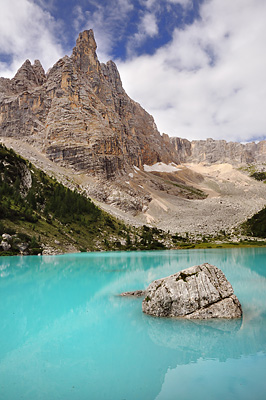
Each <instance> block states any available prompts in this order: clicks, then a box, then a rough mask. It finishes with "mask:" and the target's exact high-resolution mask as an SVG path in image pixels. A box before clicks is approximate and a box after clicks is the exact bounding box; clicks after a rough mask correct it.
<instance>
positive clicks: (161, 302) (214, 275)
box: [142, 263, 242, 319]
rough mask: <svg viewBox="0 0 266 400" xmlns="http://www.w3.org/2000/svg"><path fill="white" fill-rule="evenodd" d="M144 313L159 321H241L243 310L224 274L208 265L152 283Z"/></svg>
mask: <svg viewBox="0 0 266 400" xmlns="http://www.w3.org/2000/svg"><path fill="white" fill-rule="evenodd" d="M145 296H146V297H145V299H144V300H143V302H142V310H143V312H144V313H146V314H150V315H153V316H156V317H184V318H189V319H192V318H193V319H209V318H240V317H241V316H242V308H241V304H240V302H239V300H238V298H237V297H236V296H235V295H234V291H233V288H232V286H231V284H230V283H229V282H228V280H227V279H226V277H225V275H224V273H223V272H222V271H221V270H220V269H219V268H217V267H215V266H214V265H210V264H208V263H205V264H202V265H196V266H194V267H190V268H187V269H185V270H182V271H180V272H177V273H176V274H174V275H171V276H168V277H166V278H162V279H158V280H156V281H154V282H152V283H151V284H150V285H149V286H148V288H147V289H146V291H145Z"/></svg>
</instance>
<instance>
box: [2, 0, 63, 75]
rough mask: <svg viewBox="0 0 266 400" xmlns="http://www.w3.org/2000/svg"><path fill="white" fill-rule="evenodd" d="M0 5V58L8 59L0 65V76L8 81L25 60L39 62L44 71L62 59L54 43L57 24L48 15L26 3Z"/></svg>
mask: <svg viewBox="0 0 266 400" xmlns="http://www.w3.org/2000/svg"><path fill="white" fill-rule="evenodd" d="M0 5H1V13H0V54H2V56H5V55H6V56H8V58H9V60H8V61H9V62H1V64H0V76H6V77H12V76H13V75H14V74H15V72H16V71H17V69H18V68H19V67H20V66H21V65H22V63H23V62H24V61H25V60H26V59H27V58H28V59H30V60H31V61H34V59H37V58H38V59H40V61H41V63H42V65H43V66H44V68H45V69H48V68H49V67H51V65H53V63H54V62H56V61H57V60H58V59H59V58H60V57H61V56H62V55H64V53H63V51H62V48H61V46H60V44H59V43H58V42H57V41H56V40H55V37H56V35H55V32H56V30H57V28H58V26H59V23H58V22H55V20H54V19H53V18H52V16H51V15H50V14H49V12H48V11H44V10H43V9H42V8H40V6H38V5H37V4H34V3H33V2H31V1H29V0H8V1H5V0H0ZM2 59H3V58H2Z"/></svg>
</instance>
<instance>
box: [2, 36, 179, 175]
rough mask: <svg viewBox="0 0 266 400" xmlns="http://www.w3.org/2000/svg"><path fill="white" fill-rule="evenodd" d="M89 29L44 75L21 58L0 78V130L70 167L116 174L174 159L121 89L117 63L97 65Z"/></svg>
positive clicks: (170, 149) (167, 143)
mask: <svg viewBox="0 0 266 400" xmlns="http://www.w3.org/2000/svg"><path fill="white" fill-rule="evenodd" d="M96 47H97V46H96V43H95V40H94V35H93V32H92V30H89V31H84V32H83V33H81V34H80V35H79V37H78V39H77V42H76V47H75V48H74V49H73V53H72V55H71V57H68V56H65V57H64V58H62V59H60V60H59V61H58V62H57V63H56V64H55V65H54V66H53V67H52V68H51V69H50V70H49V72H48V73H47V75H45V73H44V71H43V68H42V66H41V64H40V62H39V61H35V63H34V64H33V65H31V63H30V61H29V60H27V61H26V62H25V63H24V64H23V65H22V67H21V68H20V69H19V71H18V72H17V74H16V75H15V77H14V78H13V79H11V80H9V79H4V78H0V135H1V136H12V137H17V138H23V139H24V140H25V139H26V140H27V141H29V142H30V143H31V144H33V145H34V146H37V147H38V148H39V149H41V150H42V151H43V153H45V154H46V155H48V157H49V158H50V159H51V160H53V161H55V162H59V163H61V164H63V165H66V166H71V167H74V168H75V169H76V170H79V171H82V172H85V173H88V174H91V175H95V176H102V177H104V178H107V179H112V178H115V177H116V176H117V175H121V174H123V173H124V172H126V171H127V170H128V169H129V168H132V166H133V165H135V166H138V167H142V165H143V164H154V163H156V162H158V161H163V162H166V163H168V162H171V161H175V162H178V161H179V158H178V155H177V153H176V151H175V149H174V146H173V144H172V143H171V141H170V140H169V138H168V137H167V136H166V135H165V136H161V135H160V134H159V132H158V130H157V128H156V125H155V123H154V120H153V118H152V116H151V115H149V114H148V113H147V112H146V111H145V110H144V109H143V108H142V107H141V106H140V105H139V104H138V103H136V102H134V101H133V100H131V99H130V98H129V97H128V96H127V94H126V93H125V91H124V89H123V87H122V83H121V79H120V76H119V73H118V71H117V68H116V65H115V64H114V63H113V62H112V61H109V62H107V64H106V65H105V64H100V63H99V61H98V58H97V55H96Z"/></svg>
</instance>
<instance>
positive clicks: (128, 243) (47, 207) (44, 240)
mask: <svg viewBox="0 0 266 400" xmlns="http://www.w3.org/2000/svg"><path fill="white" fill-rule="evenodd" d="M3 234H4V236H3V237H2V244H1V246H0V255H11V254H39V253H42V252H43V250H44V249H46V251H48V252H49V251H56V252H67V251H96V250H120V249H121V250H135V249H136V250H137V249H141V250H146V249H160V248H165V244H164V242H165V241H166V239H167V234H165V233H164V232H162V231H159V230H157V229H156V228H148V227H143V228H141V229H136V228H132V227H127V226H126V225H125V224H123V223H122V222H120V221H118V220H116V219H115V218H113V217H112V216H110V215H108V214H107V213H105V212H103V211H102V210H100V209H99V208H98V207H97V206H95V204H94V203H93V202H92V201H91V200H90V199H88V198H86V197H85V196H84V195H82V194H80V193H78V192H76V191H71V190H70V189H68V188H66V187H64V186H63V185H62V184H60V183H58V182H57V181H56V180H54V179H52V178H50V177H49V176H48V175H46V174H45V173H44V172H43V171H41V170H38V169H36V168H35V167H34V166H33V165H31V164H30V163H29V162H27V161H26V160H24V159H23V158H21V157H20V156H18V155H17V154H16V153H15V152H14V151H12V150H8V149H7V148H5V147H4V146H1V145H0V235H1V236H2V235H3Z"/></svg>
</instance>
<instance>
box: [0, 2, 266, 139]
mask: <svg viewBox="0 0 266 400" xmlns="http://www.w3.org/2000/svg"><path fill="white" fill-rule="evenodd" d="M0 6H1V7H0V9H1V13H0V76H4V77H12V76H13V75H14V73H15V72H16V70H17V69H18V68H19V66H20V65H21V64H22V63H23V62H24V61H25V60H26V59H27V58H28V59H30V60H31V61H32V62H33V61H34V60H35V59H39V60H40V61H41V63H42V64H43V66H44V68H45V69H46V70H47V69H48V68H49V67H51V66H52V65H53V64H54V63H55V62H56V61H57V60H58V59H59V58H60V57H62V56H64V55H65V54H68V55H70V54H71V52H72V48H73V47H74V45H75V40H76V38H77V35H78V33H79V32H80V31H82V30H84V29H89V28H92V29H93V30H94V33H95V38H96V41H97V44H98V49H97V53H98V57H99V60H100V61H101V62H106V61H108V60H109V59H113V60H114V61H115V62H116V64H117V66H118V69H119V71H120V74H121V77H122V81H123V85H124V88H125V90H126V91H127V93H128V94H129V95H130V96H131V97H132V98H133V99H134V100H136V101H138V102H139V103H140V104H141V105H142V106H143V107H144V108H145V109H146V110H147V111H148V112H149V113H151V114H152V115H153V116H154V118H155V122H156V124H157V126H158V129H159V131H160V132H165V133H168V134H169V135H170V136H179V137H185V138H188V139H205V138H208V137H212V138H214V139H226V140H234V141H251V140H260V139H264V138H266V110H265V108H266V107H265V106H266V23H265V17H266V1H265V0H0Z"/></svg>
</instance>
